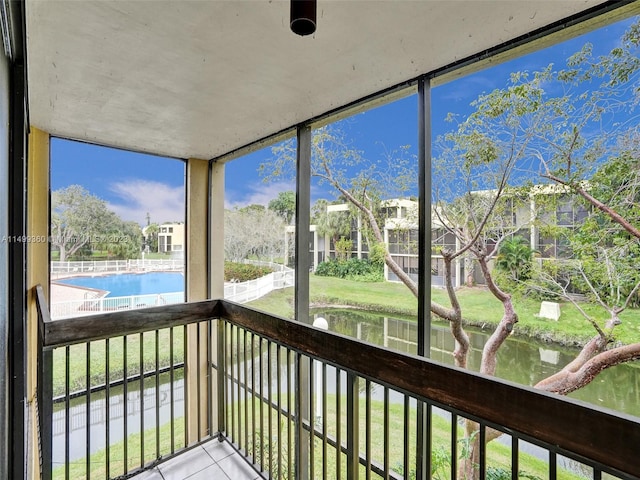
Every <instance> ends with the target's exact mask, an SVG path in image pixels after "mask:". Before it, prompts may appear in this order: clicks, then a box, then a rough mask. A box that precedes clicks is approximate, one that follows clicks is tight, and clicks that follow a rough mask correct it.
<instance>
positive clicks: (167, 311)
mask: <svg viewBox="0 0 640 480" xmlns="http://www.w3.org/2000/svg"><path fill="white" fill-rule="evenodd" d="M43 300H44V295H42V291H41V289H40V290H39V291H38V301H39V302H40V303H41V305H46V302H43ZM44 310H46V308H45V309H44ZM43 318H44V319H45V322H44V323H45V325H44V332H45V339H44V347H45V348H53V347H56V346H62V345H69V344H71V343H79V342H85V341H90V340H98V339H102V338H107V337H113V336H121V335H125V334H132V333H139V332H142V331H148V330H155V329H158V328H167V327H171V326H177V325H184V324H188V323H193V322H198V321H202V320H206V319H208V318H223V319H225V320H228V321H230V322H231V323H233V324H235V325H238V326H239V327H242V328H246V329H248V330H250V331H253V332H255V333H256V334H258V335H260V336H263V337H266V338H268V339H270V340H272V341H274V342H276V343H279V344H282V345H285V346H287V347H288V348H290V349H293V350H296V351H299V352H301V353H304V354H305V355H309V356H312V357H315V358H318V359H320V360H322V361H325V362H327V363H330V364H333V365H335V366H338V367H340V368H342V369H345V370H347V371H351V372H353V373H355V374H357V375H359V376H362V377H365V378H369V379H371V380H372V381H374V382H376V383H379V384H382V385H387V386H389V387H391V388H393V389H396V390H399V391H402V392H405V393H407V394H409V395H412V396H415V397H417V398H420V399H426V400H429V401H430V402H433V403H436V404H440V405H443V406H446V407H448V408H451V409H454V410H457V411H460V412H462V413H464V414H467V415H469V416H471V417H477V418H480V419H483V420H485V421H487V422H489V423H493V424H495V425H499V426H502V428H503V429H506V430H513V431H517V432H519V433H521V434H523V435H525V436H529V437H531V438H533V439H539V440H541V441H543V442H546V443H547V444H550V445H554V446H557V447H558V448H559V449H561V450H565V451H568V452H573V453H574V454H577V455H578V456H582V457H584V458H586V459H590V460H592V461H595V462H598V463H600V464H602V465H606V466H609V467H611V468H613V469H615V470H618V471H619V472H620V473H622V474H624V475H628V476H631V477H633V478H640V462H638V445H640V419H639V418H637V417H633V416H630V415H625V414H619V413H614V412H611V411H608V410H605V409H601V408H598V407H596V406H591V405H587V404H586V403H582V402H580V401H577V400H573V399H569V398H566V397H562V396H558V395H553V394H549V393H545V392H541V391H538V390H535V389H533V388H531V387H526V386H521V385H517V384H514V383H511V382H508V381H505V380H501V379H497V378H492V377H486V376H482V375H479V374H476V373H474V372H470V371H468V370H462V369H458V368H455V367H451V366H446V365H443V364H440V363H438V362H435V361H432V360H429V359H425V358H422V357H418V356H413V355H407V354H403V353H398V352H393V351H390V350H386V349H384V348H380V347H376V346H374V345H370V344H367V343H364V342H361V341H358V340H354V339H352V338H349V337H346V336H343V335H339V334H335V333H331V332H327V331H324V330H320V329H317V328H314V327H311V326H310V325H305V324H302V323H299V322H295V321H290V320H285V319H282V318H279V317H275V316H273V315H269V314H267V313H264V312H260V311H256V310H252V309H250V308H247V307H244V306H241V305H238V304H235V303H232V302H228V301H225V300H207V301H203V302H195V303H185V304H175V305H167V306H163V307H153V308H145V309H140V310H133V311H123V312H114V313H108V314H103V315H95V316H91V317H79V318H75V319H67V320H56V321H47V320H46V318H47V316H43Z"/></svg>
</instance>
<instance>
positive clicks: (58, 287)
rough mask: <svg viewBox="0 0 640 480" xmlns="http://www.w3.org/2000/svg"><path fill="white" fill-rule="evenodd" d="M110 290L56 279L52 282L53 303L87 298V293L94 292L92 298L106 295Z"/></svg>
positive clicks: (51, 294)
mask: <svg viewBox="0 0 640 480" xmlns="http://www.w3.org/2000/svg"><path fill="white" fill-rule="evenodd" d="M107 293H108V292H106V291H105V290H96V289H95V288H86V287H76V286H72V285H63V284H62V283H58V282H55V281H52V282H51V293H50V296H51V303H57V302H70V301H73V300H86V299H87V294H92V296H91V298H100V297H104V296H105V295H106V294H107Z"/></svg>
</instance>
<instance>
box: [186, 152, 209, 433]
mask: <svg viewBox="0 0 640 480" xmlns="http://www.w3.org/2000/svg"><path fill="white" fill-rule="evenodd" d="M186 196H187V199H186V204H187V218H186V231H185V237H186V238H185V246H186V249H185V250H186V265H185V267H186V270H185V293H186V295H185V296H186V300H187V301H188V302H195V301H199V300H206V299H207V298H208V294H209V275H208V268H207V267H208V265H209V262H208V247H209V242H208V228H207V225H208V213H209V162H208V161H207V160H198V159H193V158H191V159H189V160H187V175H186ZM210 340H211V339H210V338H209V329H208V328H207V325H206V324H202V325H189V326H188V327H187V344H188V354H187V358H186V359H185V364H186V367H185V384H186V387H187V409H188V412H189V414H188V422H187V439H188V442H189V443H193V442H197V441H199V440H200V439H203V438H205V437H206V436H207V435H209V434H211V433H212V432H210V431H209V428H212V424H211V422H210V420H211V419H212V418H213V417H214V416H213V415H212V411H213V409H212V408H211V405H210V403H209V400H210V398H209V397H210V388H209V387H210V381H211V370H210V367H209V365H208V360H209V355H208V348H209V345H210V343H209V342H210ZM198 372H199V373H198Z"/></svg>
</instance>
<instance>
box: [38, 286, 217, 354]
mask: <svg viewBox="0 0 640 480" xmlns="http://www.w3.org/2000/svg"><path fill="white" fill-rule="evenodd" d="M35 288H36V298H37V302H38V308H39V309H40V310H41V311H43V313H44V315H43V323H44V325H43V332H44V339H43V346H44V348H45V349H51V348H56V347H61V346H65V345H73V344H76V343H84V342H90V341H94V340H102V339H105V338H112V337H120V336H123V335H132V334H135V333H141V332H148V331H151V330H157V329H162V328H169V327H177V326H180V325H187V324H190V323H196V322H201V321H203V320H206V319H208V318H219V317H220V313H219V310H220V305H219V303H220V302H219V300H204V301H201V302H191V303H175V304H171V305H163V306H159V307H150V308H141V309H137V310H121V311H115V312H110V313H100V314H96V315H86V316H82V317H71V318H65V319H60V320H51V318H50V316H49V312H48V307H47V301H46V298H45V296H44V291H43V290H42V287H41V286H40V285H37V286H36V287H35ZM43 306H44V308H43Z"/></svg>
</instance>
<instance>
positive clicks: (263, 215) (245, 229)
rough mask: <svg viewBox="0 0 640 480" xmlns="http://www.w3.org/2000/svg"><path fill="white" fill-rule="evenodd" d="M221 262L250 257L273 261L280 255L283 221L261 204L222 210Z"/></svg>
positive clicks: (283, 231) (283, 238)
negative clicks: (223, 235)
mask: <svg viewBox="0 0 640 480" xmlns="http://www.w3.org/2000/svg"><path fill="white" fill-rule="evenodd" d="M224 222H225V239H224V251H225V259H226V260H229V261H233V262H241V261H243V260H245V259H247V258H249V257H251V256H255V257H257V258H259V259H266V260H270V261H274V260H276V259H277V258H280V257H281V256H282V255H283V253H284V242H285V227H286V224H285V221H284V219H283V218H282V217H281V216H280V215H278V214H277V213H276V212H274V211H273V210H269V209H266V208H264V206H262V205H249V206H247V207H243V208H239V209H234V210H225V215H224Z"/></svg>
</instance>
